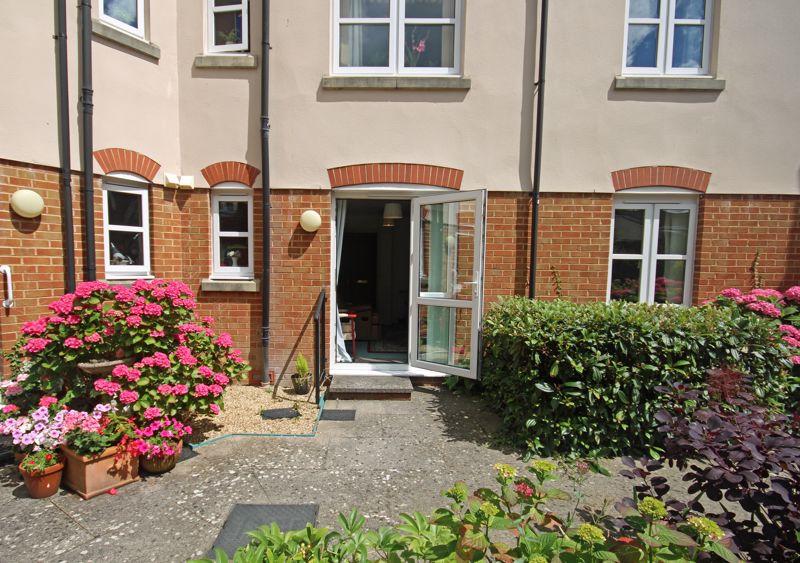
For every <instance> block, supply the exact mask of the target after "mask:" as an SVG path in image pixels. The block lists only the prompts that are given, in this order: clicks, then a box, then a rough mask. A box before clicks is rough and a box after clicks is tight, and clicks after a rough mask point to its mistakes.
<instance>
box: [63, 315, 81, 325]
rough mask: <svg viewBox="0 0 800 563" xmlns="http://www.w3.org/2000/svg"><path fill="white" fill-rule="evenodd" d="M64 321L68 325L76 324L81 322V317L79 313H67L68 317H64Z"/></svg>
mask: <svg viewBox="0 0 800 563" xmlns="http://www.w3.org/2000/svg"><path fill="white" fill-rule="evenodd" d="M64 322H65V323H66V324H68V325H72V326H75V325H77V324H80V322H81V318H80V317H79V316H78V315H67V318H66V319H64Z"/></svg>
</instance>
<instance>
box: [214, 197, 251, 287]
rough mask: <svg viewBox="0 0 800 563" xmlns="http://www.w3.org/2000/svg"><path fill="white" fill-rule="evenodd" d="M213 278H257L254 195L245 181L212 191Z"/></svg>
mask: <svg viewBox="0 0 800 563" xmlns="http://www.w3.org/2000/svg"><path fill="white" fill-rule="evenodd" d="M211 215H212V217H211V225H212V231H213V232H212V245H213V253H212V254H213V256H212V260H213V267H212V276H211V277H212V278H217V279H225V278H227V279H231V278H233V279H253V194H252V191H251V190H250V189H249V188H246V187H245V186H244V185H243V184H236V183H232V182H231V183H225V184H220V185H218V186H215V187H214V189H213V191H212V194H211Z"/></svg>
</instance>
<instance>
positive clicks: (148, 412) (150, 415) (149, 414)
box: [144, 407, 163, 420]
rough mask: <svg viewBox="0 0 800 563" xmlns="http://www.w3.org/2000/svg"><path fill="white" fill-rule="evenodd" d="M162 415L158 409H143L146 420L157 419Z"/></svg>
mask: <svg viewBox="0 0 800 563" xmlns="http://www.w3.org/2000/svg"><path fill="white" fill-rule="evenodd" d="M162 414H163V413H162V412H161V409H160V408H158V407H148V408H146V409H144V417H145V418H146V419H147V420H153V419H155V418H159V417H160V416H161V415H162Z"/></svg>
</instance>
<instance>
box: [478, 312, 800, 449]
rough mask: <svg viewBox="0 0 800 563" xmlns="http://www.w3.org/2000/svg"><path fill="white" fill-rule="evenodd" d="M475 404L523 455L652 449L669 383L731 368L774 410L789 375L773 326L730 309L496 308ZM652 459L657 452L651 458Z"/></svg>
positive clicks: (487, 324)
mask: <svg viewBox="0 0 800 563" xmlns="http://www.w3.org/2000/svg"><path fill="white" fill-rule="evenodd" d="M483 340H484V349H483V372H482V387H483V391H482V392H483V395H484V397H485V398H486V399H487V403H488V404H490V405H492V406H493V408H495V409H496V410H497V411H498V413H499V414H500V415H501V417H502V420H503V422H504V425H505V430H506V435H507V436H508V438H509V440H510V441H512V442H513V443H514V444H516V445H519V446H524V447H527V449H528V451H529V453H530V454H533V455H550V454H553V453H563V454H574V455H588V456H598V455H600V456H605V455H619V454H624V453H629V452H631V451H637V450H638V451H647V450H651V451H652V450H654V449H655V447H657V446H658V445H659V443H660V437H659V435H658V433H657V431H656V427H657V425H658V424H657V422H656V420H655V418H654V416H655V413H656V412H657V411H658V410H659V409H660V408H662V407H664V406H666V402H667V401H668V400H669V399H668V398H667V397H665V396H663V395H662V394H661V393H659V392H658V391H656V389H655V388H656V387H657V386H658V385H662V384H666V383H667V382H670V381H677V382H684V383H690V384H697V383H701V382H702V381H704V379H705V371H706V369H708V368H711V367H717V366H721V365H730V366H738V367H742V368H743V369H745V370H747V372H748V373H750V374H752V375H753V385H754V392H755V393H756V395H757V396H759V397H760V399H761V400H763V401H765V402H771V403H772V404H773V405H776V406H779V405H780V404H781V402H782V401H783V400H784V398H785V396H786V393H787V378H786V373H787V371H788V369H789V368H790V366H791V363H790V360H789V354H788V353H787V348H786V346H785V343H784V342H783V341H782V340H781V338H780V335H779V334H778V333H777V332H776V331H775V327H774V326H773V323H772V322H771V321H770V320H768V319H764V318H762V317H758V316H756V315H752V314H750V313H748V312H742V311H740V310H738V309H733V308H720V307H711V306H708V307H691V308H687V307H668V306H663V305H645V304H629V303H618V302H614V303H610V304H605V303H593V304H585V305H584V304H575V303H570V302H566V301H558V300H557V301H550V302H546V301H532V300H529V299H525V298H521V297H515V298H511V299H506V300H502V301H501V302H499V303H498V304H496V305H495V306H494V307H493V308H492V309H491V310H490V311H489V312H488V313H487V315H486V317H485V319H484V324H483ZM652 453H654V454H657V451H652Z"/></svg>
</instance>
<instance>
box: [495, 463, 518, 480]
mask: <svg viewBox="0 0 800 563" xmlns="http://www.w3.org/2000/svg"><path fill="white" fill-rule="evenodd" d="M494 470H495V471H497V476H498V477H500V478H501V479H513V478H514V477H516V476H517V470H516V469H514V468H513V467H511V466H510V465H507V464H505V463H495V464H494Z"/></svg>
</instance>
